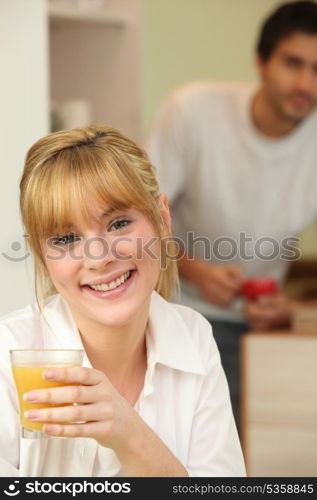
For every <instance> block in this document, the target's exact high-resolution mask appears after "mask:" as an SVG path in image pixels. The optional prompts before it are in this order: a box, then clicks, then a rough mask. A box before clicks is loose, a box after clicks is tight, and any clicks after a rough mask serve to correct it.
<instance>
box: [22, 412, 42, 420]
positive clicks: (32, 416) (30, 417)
mask: <svg viewBox="0 0 317 500" xmlns="http://www.w3.org/2000/svg"><path fill="white" fill-rule="evenodd" d="M24 416H25V418H27V419H28V420H37V418H38V416H39V414H38V412H37V411H36V410H29V411H25V412H24Z"/></svg>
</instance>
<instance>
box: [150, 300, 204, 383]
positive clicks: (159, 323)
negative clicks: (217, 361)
mask: <svg viewBox="0 0 317 500" xmlns="http://www.w3.org/2000/svg"><path fill="white" fill-rule="evenodd" d="M147 349H148V364H149V365H154V364H156V363H161V364H163V365H166V366H169V367H170V368H173V369H176V370H181V371H184V372H189V373H195V374H197V375H204V374H205V373H206V369H205V367H204V364H203V362H202V359H201V357H200V354H199V352H198V349H197V344H196V343H195V342H194V340H193V336H192V332H191V331H190V329H189V326H188V325H187V323H186V322H185V320H184V318H183V316H182V315H181V313H180V311H179V310H178V309H177V307H175V305H173V304H170V303H168V302H167V301H166V300H164V299H163V298H162V297H161V296H160V295H159V294H158V293H157V292H153V294H152V299H151V307H150V317H149V325H148V332H147Z"/></svg>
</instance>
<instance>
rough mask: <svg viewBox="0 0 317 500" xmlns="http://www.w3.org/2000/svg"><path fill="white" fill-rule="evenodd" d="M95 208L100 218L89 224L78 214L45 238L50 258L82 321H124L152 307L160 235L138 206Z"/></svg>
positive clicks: (56, 278)
mask: <svg viewBox="0 0 317 500" xmlns="http://www.w3.org/2000/svg"><path fill="white" fill-rule="evenodd" d="M91 206H93V202H92V205H91ZM92 212H93V213H92V215H93V216H94V217H96V218H97V219H92V220H98V222H93V223H92V225H91V227H89V229H86V228H84V226H83V225H82V224H81V221H80V218H77V219H76V220H72V221H71V222H72V225H71V227H70V230H69V232H67V234H64V235H56V236H54V237H51V238H49V239H48V240H46V241H45V243H44V245H43V255H44V260H45V264H46V267H47V271H48V273H49V275H50V278H51V280H52V282H53V284H54V285H55V288H56V289H57V290H58V292H59V293H60V294H61V295H62V296H63V297H64V298H65V299H66V301H67V303H68V305H69V307H70V309H71V311H72V313H73V316H74V318H75V321H76V322H77V323H78V324H81V325H85V327H87V326H94V325H95V326H96V324H97V323H98V324H99V325H104V326H107V327H111V328H114V327H122V326H124V325H128V324H129V323H130V322H131V321H134V320H135V319H136V318H137V317H138V315H141V316H143V315H144V312H145V311H148V307H149V302H150V296H151V292H152V291H153V290H154V289H155V286H156V284H157V281H158V278H159V273H160V241H159V238H158V237H157V236H156V235H155V233H154V229H153V226H152V224H151V223H150V222H149V220H148V218H147V217H146V216H145V215H144V214H143V212H140V211H138V210H136V209H127V210H126V209H125V210H119V211H117V210H116V211H112V210H110V209H109V208H107V207H104V208H103V209H100V207H99V208H95V209H93V211H92Z"/></svg>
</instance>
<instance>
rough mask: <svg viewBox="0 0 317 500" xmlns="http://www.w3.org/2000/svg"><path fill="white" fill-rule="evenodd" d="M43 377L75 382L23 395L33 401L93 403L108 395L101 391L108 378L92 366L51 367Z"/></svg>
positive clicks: (50, 379) (67, 382)
mask: <svg viewBox="0 0 317 500" xmlns="http://www.w3.org/2000/svg"><path fill="white" fill-rule="evenodd" d="M43 377H44V378H46V379H47V380H49V381H51V382H58V383H65V384H73V385H63V386H61V387H52V388H51V389H50V388H47V389H39V390H34V391H30V392H28V393H26V394H24V395H23V399H24V400H25V401H29V402H31V403H49V404H63V403H93V402H94V401H97V400H98V398H99V399H100V398H101V396H102V397H103V398H105V397H107V396H105V395H104V394H101V392H103V393H104V392H105V391H102V390H101V385H102V384H101V382H102V381H103V382H105V381H106V378H105V375H104V374H103V373H102V372H99V371H97V370H93V369H90V368H83V367H79V366H73V367H68V368H54V369H53V368H50V369H49V370H45V372H44V373H43Z"/></svg>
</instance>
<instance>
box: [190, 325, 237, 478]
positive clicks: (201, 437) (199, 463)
mask: <svg viewBox="0 0 317 500" xmlns="http://www.w3.org/2000/svg"><path fill="white" fill-rule="evenodd" d="M205 328H207V325H205ZM208 328H209V332H208V333H209V339H210V340H209V353H208V369H207V372H206V375H205V376H204V380H203V382H202V385H201V390H200V392H199V397H198V400H197V404H196V410H195V414H194V418H193V423H192V432H191V438H190V448H189V455H188V462H187V471H188V474H189V476H193V477H195V476H196V477H203V476H207V477H208V476H210V477H212V476H214V477H221V476H227V477H244V476H245V475H246V471H245V465H244V459H243V454H242V450H241V445H240V441H239V437H238V433H237V429H236V425H235V422H234V418H233V413H232V408H231V403H230V396H229V389H228V384H227V380H226V377H225V374H224V371H223V368H222V365H221V362H220V355H219V352H218V348H217V346H216V342H215V340H214V338H213V337H212V333H211V331H210V326H209V325H208Z"/></svg>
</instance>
